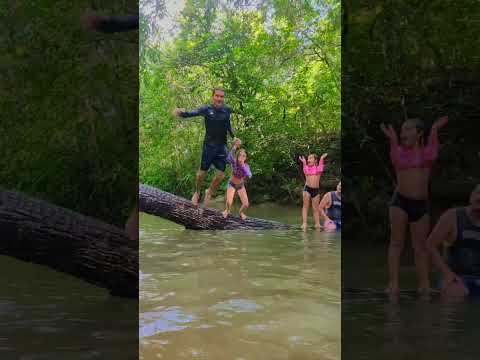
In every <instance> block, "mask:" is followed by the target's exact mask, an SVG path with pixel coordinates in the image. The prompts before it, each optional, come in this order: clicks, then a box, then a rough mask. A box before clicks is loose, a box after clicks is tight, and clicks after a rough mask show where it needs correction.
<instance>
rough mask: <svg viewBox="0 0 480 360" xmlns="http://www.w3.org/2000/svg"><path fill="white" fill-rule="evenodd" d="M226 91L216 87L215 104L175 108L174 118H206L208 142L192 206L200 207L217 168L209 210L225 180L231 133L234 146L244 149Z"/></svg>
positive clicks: (206, 196) (209, 190) (211, 187)
mask: <svg viewBox="0 0 480 360" xmlns="http://www.w3.org/2000/svg"><path fill="white" fill-rule="evenodd" d="M224 98H225V91H224V90H223V89H219V88H215V89H213V93H212V104H211V105H206V106H202V107H201V108H198V109H196V110H193V111H185V109H178V108H177V109H175V110H174V111H173V115H174V116H177V117H182V118H189V117H194V116H203V117H204V119H205V139H204V141H203V150H202V161H201V165H200V169H199V170H198V172H197V177H196V182H195V192H194V193H193V196H192V203H193V205H194V206H197V205H198V203H199V201H200V192H201V188H202V185H203V181H204V180H205V176H206V175H207V171H208V170H209V169H210V167H211V166H212V165H213V166H214V167H215V168H216V169H217V173H216V175H215V178H214V179H213V180H212V183H211V184H210V186H209V187H208V189H207V190H206V192H205V200H204V204H205V207H206V206H208V203H209V201H210V199H211V198H212V196H213V195H214V194H215V190H216V189H217V188H218V186H219V185H220V183H221V182H222V180H223V178H224V177H225V167H226V164H227V133H228V134H230V136H231V137H232V138H234V143H236V144H238V146H240V143H241V142H240V140H239V139H236V138H235V136H234V134H233V130H232V126H231V124H230V114H231V109H230V108H229V107H228V106H225V103H224Z"/></svg>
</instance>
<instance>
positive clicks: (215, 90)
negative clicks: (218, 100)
mask: <svg viewBox="0 0 480 360" xmlns="http://www.w3.org/2000/svg"><path fill="white" fill-rule="evenodd" d="M217 91H221V92H223V93H224V94H225V90H223V89H222V88H213V90H212V96H213V95H215V93H216V92H217Z"/></svg>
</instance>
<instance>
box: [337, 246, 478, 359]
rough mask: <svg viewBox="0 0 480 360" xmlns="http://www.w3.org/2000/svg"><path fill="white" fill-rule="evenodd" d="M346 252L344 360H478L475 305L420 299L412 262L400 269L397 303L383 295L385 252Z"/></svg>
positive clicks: (472, 302) (436, 297) (436, 296)
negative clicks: (399, 292)
mask: <svg viewBox="0 0 480 360" xmlns="http://www.w3.org/2000/svg"><path fill="white" fill-rule="evenodd" d="M347 246H348V254H346V255H345V253H346V252H347V250H346V249H345V248H344V256H343V259H342V261H343V265H344V266H343V268H342V270H343V280H344V282H343V284H344V285H345V288H344V289H345V290H344V294H343V298H342V344H343V347H342V360H345V359H346V360H351V359H355V360H361V359H369V360H370V359H371V360H377V359H378V360H380V359H381V360H384V359H389V360H403V359H425V360H430V359H436V360H447V359H455V360H464V359H465V360H470V359H475V358H478V354H479V351H480V346H479V343H478V328H479V324H480V306H479V305H480V302H479V300H468V301H461V302H458V301H446V300H445V299H443V298H442V297H441V296H440V295H439V294H438V293H437V294H434V295H433V296H431V297H430V298H421V297H419V296H418V295H417V294H416V291H415V286H416V279H415V271H414V267H413V264H412V261H411V259H410V261H406V262H404V263H403V264H404V265H403V266H402V274H401V275H402V278H401V280H402V282H401V285H402V287H403V289H405V290H404V291H403V292H402V294H401V296H400V297H399V298H398V299H389V298H388V296H386V295H385V294H383V291H382V290H383V289H384V287H385V284H386V271H387V269H386V266H385V262H386V260H385V259H384V257H385V253H386V252H385V249H384V248H381V247H373V248H372V247H368V248H367V247H365V248H361V247H357V246H351V245H350V244H348V245H347ZM373 289H374V290H373ZM407 289H408V290H407Z"/></svg>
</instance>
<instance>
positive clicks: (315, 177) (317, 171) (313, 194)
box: [299, 154, 327, 231]
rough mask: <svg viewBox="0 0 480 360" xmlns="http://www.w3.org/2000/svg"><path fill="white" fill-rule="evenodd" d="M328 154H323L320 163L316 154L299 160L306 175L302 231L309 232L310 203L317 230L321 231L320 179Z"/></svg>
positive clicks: (301, 157)
mask: <svg viewBox="0 0 480 360" xmlns="http://www.w3.org/2000/svg"><path fill="white" fill-rule="evenodd" d="M326 157H327V154H323V155H322V156H321V157H320V162H318V157H317V155H315V154H310V155H308V158H307V160H305V157H303V156H300V157H299V159H300V161H301V162H302V164H303V173H304V174H305V186H304V188H303V209H302V218H303V223H302V230H304V231H305V230H307V226H308V225H307V219H308V209H309V208H310V201H311V202H312V208H313V219H314V221H315V229H317V230H320V213H319V209H318V205H319V203H320V178H321V176H322V173H323V168H324V162H325V158H326Z"/></svg>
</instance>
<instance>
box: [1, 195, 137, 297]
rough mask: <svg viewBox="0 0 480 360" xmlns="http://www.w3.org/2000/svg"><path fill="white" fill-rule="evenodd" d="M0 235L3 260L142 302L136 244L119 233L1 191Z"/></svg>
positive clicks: (108, 227) (72, 214)
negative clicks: (13, 260)
mask: <svg viewBox="0 0 480 360" xmlns="http://www.w3.org/2000/svg"><path fill="white" fill-rule="evenodd" d="M0 233H1V237H0V239H1V240H0V254H2V255H8V256H12V257H15V258H17V259H20V260H24V261H28V262H34V263H37V264H43V265H47V266H49V267H51V268H53V269H56V270H59V271H62V272H65V273H68V274H71V275H74V276H76V277H78V278H81V279H83V280H86V281H88V282H90V283H93V284H95V285H97V286H100V287H103V288H107V289H108V290H109V291H110V294H112V295H115V296H124V297H131V298H138V243H137V242H134V241H131V240H129V239H128V237H127V235H126V234H125V233H124V231H123V230H122V229H120V228H117V227H115V226H112V225H109V224H106V223H103V222H101V221H99V220H96V219H93V218H90V217H87V216H83V215H80V214H78V213H75V212H73V211H70V210H67V209H64V208H61V207H58V206H55V205H52V204H49V203H47V202H45V201H40V200H36V199H31V198H28V197H26V196H24V195H21V194H19V193H17V192H13V191H5V190H1V189H0ZM33 278H34V276H33V275H32V279H33Z"/></svg>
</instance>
